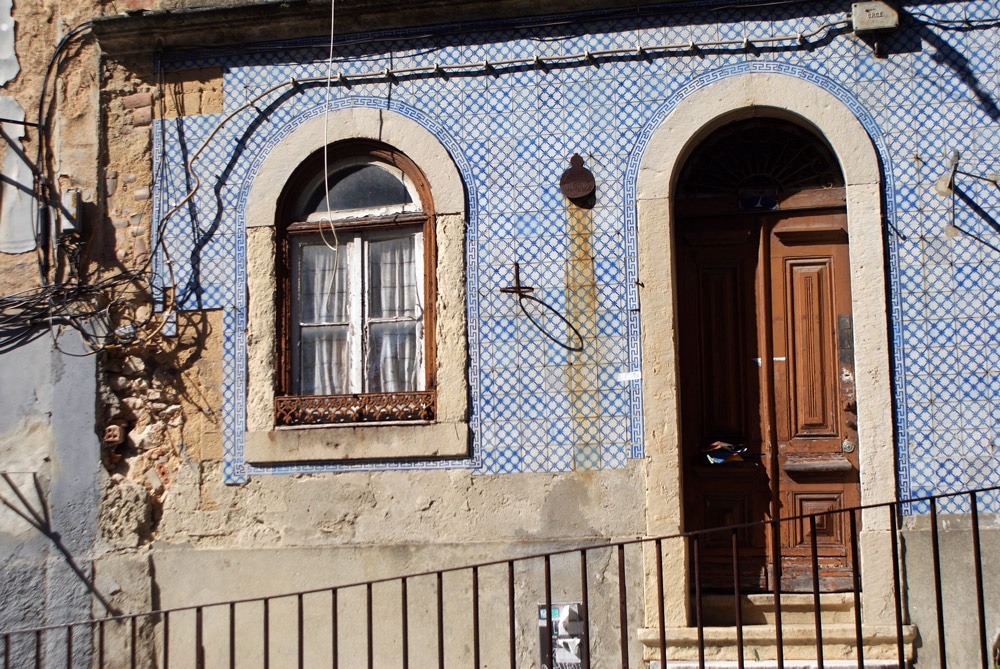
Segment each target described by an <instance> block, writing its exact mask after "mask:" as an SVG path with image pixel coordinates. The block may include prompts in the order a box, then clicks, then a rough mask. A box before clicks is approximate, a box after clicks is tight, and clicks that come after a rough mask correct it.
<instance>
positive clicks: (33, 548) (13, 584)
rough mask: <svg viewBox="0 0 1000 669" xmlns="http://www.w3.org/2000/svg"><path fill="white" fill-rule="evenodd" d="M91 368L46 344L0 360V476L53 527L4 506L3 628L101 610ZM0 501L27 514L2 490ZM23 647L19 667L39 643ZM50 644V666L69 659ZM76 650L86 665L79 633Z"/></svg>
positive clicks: (58, 642) (71, 342) (71, 344)
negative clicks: (96, 593) (96, 585)
mask: <svg viewBox="0 0 1000 669" xmlns="http://www.w3.org/2000/svg"><path fill="white" fill-rule="evenodd" d="M61 344H62V346H63V347H64V349H65V350H67V351H68V352H71V353H75V354H77V355H80V354H83V353H84V352H85V350H84V348H83V346H82V343H81V342H79V341H78V340H75V338H74V337H72V336H71V337H65V338H64V339H63V340H62V341H61ZM94 363H95V358H94V357H93V356H91V357H69V356H66V355H64V354H63V353H62V352H59V351H56V350H54V348H53V346H52V340H51V339H50V338H49V337H43V338H41V339H39V340H37V341H35V342H33V343H31V344H28V345H26V346H23V347H21V348H20V349H18V350H17V354H16V355H7V356H4V357H2V358H0V378H3V383H2V384H0V472H4V473H8V475H9V478H10V483H11V484H13V486H14V487H16V488H17V490H18V491H19V492H20V493H21V494H22V495H23V496H24V498H25V501H26V502H27V503H28V506H29V507H30V508H31V510H33V511H34V512H35V513H37V514H39V516H42V517H44V515H45V514H46V513H47V514H48V516H49V518H50V521H49V522H48V523H46V524H45V525H44V526H43V527H41V528H39V527H32V526H31V525H30V524H29V523H28V522H27V521H26V520H25V519H24V518H21V517H19V516H18V515H17V514H16V513H15V512H14V511H12V510H11V509H10V508H8V507H6V506H4V507H0V569H2V571H3V573H4V578H3V580H2V584H0V594H2V598H0V599H2V601H3V606H2V607H0V629H3V630H13V629H19V628H25V627H32V626H41V625H54V624H59V623H65V622H75V621H79V620H86V619H87V618H88V617H89V615H90V612H91V608H92V604H94V603H95V602H94V599H93V598H92V594H93V556H94V551H95V547H96V545H97V541H98V530H97V514H98V503H99V499H100V489H101V477H102V471H101V466H100V458H99V453H100V449H99V444H98V440H97V436H96V435H95V434H94V424H95V416H94V408H95V406H96V396H95V387H94V384H93V379H94V375H95V373H96V370H95V364H94ZM35 481H37V482H38V487H37V488H36V487H35ZM0 496H2V497H3V499H4V500H6V501H7V502H9V503H11V504H12V505H13V506H15V507H16V508H18V509H19V510H21V511H24V512H28V509H27V508H26V507H25V504H24V502H22V501H20V500H18V499H17V495H16V493H15V492H14V490H13V489H12V488H11V486H10V485H8V484H7V483H6V482H3V483H0ZM29 515H30V513H29ZM23 642H24V645H21V644H20V643H18V644H16V649H15V652H14V653H13V655H12V657H13V658H14V660H13V661H14V662H15V664H17V663H18V662H19V661H23V662H25V663H27V662H28V657H30V655H25V654H23V653H29V652H31V648H33V644H34V640H33V639H23ZM46 643H47V644H51V648H50V650H49V651H48V653H49V657H50V658H58V657H59V656H60V654H61V653H64V652H65V638H58V639H56V638H52V637H48V638H46ZM74 648H75V652H76V653H77V654H78V655H79V657H80V658H85V657H86V656H87V652H89V651H88V636H87V634H86V633H81V634H78V638H77V640H76V644H75V646H74ZM18 658H20V660H19V659H18ZM54 661H56V660H54Z"/></svg>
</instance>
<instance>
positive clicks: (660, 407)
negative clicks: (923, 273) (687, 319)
mask: <svg viewBox="0 0 1000 669" xmlns="http://www.w3.org/2000/svg"><path fill="white" fill-rule="evenodd" d="M751 117H771V118H779V119H784V120H789V121H792V122H794V123H798V124H800V125H805V126H807V127H809V128H810V129H812V130H813V131H814V132H816V133H817V134H819V135H821V136H823V137H825V138H826V140H827V141H828V143H829V144H830V146H831V148H832V149H833V151H834V153H835V154H836V155H837V157H838V160H839V161H840V164H841V168H842V171H843V173H844V177H845V182H846V184H847V185H846V187H845V199H846V205H847V218H848V230H849V234H850V237H851V252H850V267H851V284H852V286H853V287H854V292H853V294H852V307H853V312H854V319H855V320H854V332H855V345H856V348H855V362H856V367H855V369H856V373H857V378H858V387H857V397H858V406H859V415H858V423H859V429H858V432H859V435H858V437H859V452H860V454H861V461H860V477H861V495H862V503H865V504H871V503H880V502H886V501H891V500H893V499H895V491H896V487H895V466H894V463H895V451H894V440H893V434H894V433H893V423H892V413H891V407H892V389H891V383H890V378H889V370H890V364H889V363H890V360H889V353H888V351H889V335H888V332H889V328H888V319H887V310H886V308H885V305H886V295H887V293H886V282H885V251H884V249H885V242H884V226H883V223H882V200H881V173H880V169H879V161H878V156H877V153H876V151H875V148H874V146H873V144H872V141H871V139H870V138H869V136H868V134H867V133H866V132H865V129H864V127H863V126H862V125H861V123H860V122H859V120H858V119H857V118H856V117H855V116H854V114H853V113H852V112H851V110H850V109H849V108H848V106H847V105H845V104H844V103H843V102H841V101H840V100H838V99H837V98H836V97H835V96H833V95H832V94H831V93H829V92H827V91H825V90H823V89H822V88H820V87H818V86H816V85H815V84H812V83H810V82H807V81H805V80H802V79H798V78H795V77H792V76H789V75H784V74H777V73H771V72H748V73H742V74H736V75H733V76H730V77H727V78H723V79H721V80H718V81H715V82H713V83H711V84H708V85H706V86H704V87H702V88H700V89H697V90H696V91H694V92H693V93H691V94H689V95H687V96H686V97H685V98H683V99H682V100H680V101H679V102H677V104H676V105H674V106H673V109H672V111H670V113H669V114H666V115H665V117H664V118H663V119H662V121H661V123H660V125H659V126H658V128H657V129H656V130H655V131H654V132H653V134H652V136H651V137H650V139H649V142H648V144H647V145H646V146H645V147H644V148H643V149H642V152H641V159H640V160H639V164H638V166H637V167H638V177H637V183H636V193H637V201H636V207H637V235H638V252H639V276H638V280H639V285H640V286H642V287H641V288H640V299H641V305H642V308H641V312H640V322H641V328H642V360H643V368H642V378H643V405H644V417H643V420H644V438H645V449H646V458H647V467H646V490H647V497H646V519H647V521H646V526H647V533H648V534H649V535H651V536H659V535H669V534H673V533H677V532H680V531H682V530H683V529H684V528H683V508H682V503H683V493H682V486H683V480H682V475H681V467H680V464H681V460H680V457H681V454H680V443H679V436H680V431H679V424H680V423H679V421H680V413H679V397H678V387H679V386H678V382H677V380H678V369H677V336H676V333H677V329H676V322H677V320H678V318H679V317H680V316H679V314H677V312H676V285H675V283H674V276H675V271H674V270H675V267H676V265H675V261H674V247H673V228H674V220H675V216H676V212H675V206H674V205H675V202H674V199H673V187H674V185H675V184H676V182H677V179H678V176H679V172H680V169H681V167H682V166H683V164H684V160H685V159H686V158H687V156H688V155H690V152H691V150H692V149H693V147H695V146H696V145H697V144H698V143H699V142H700V141H701V140H702V139H704V138H705V137H707V136H708V135H709V134H710V133H711V132H712V131H713V130H715V129H716V128H718V127H720V126H722V125H724V124H726V123H729V122H732V121H735V120H738V119H742V118H751ZM863 525H864V527H865V530H864V532H863V533H862V537H861V557H862V577H863V584H862V587H863V589H864V597H865V599H866V600H869V599H870V601H871V605H870V606H868V607H867V608H868V609H869V611H871V612H873V613H875V615H876V617H877V615H878V613H877V610H878V609H879V608H881V607H879V606H876V604H877V603H878V602H880V601H887V600H886V597H887V596H888V595H889V593H891V582H892V571H891V564H890V563H889V562H888V561H886V560H884V559H880V558H881V556H884V555H885V552H886V550H887V548H888V546H889V535H888V525H889V521H888V518H887V517H886V516H885V514H868V515H866V516H865V517H864V519H863ZM869 556H870V557H869ZM664 561H665V562H664V569H665V570H666V571H667V572H668V573H674V574H683V575H684V578H672V579H669V581H668V582H667V584H666V593H665V596H666V598H667V600H668V602H670V603H671V606H669V607H667V611H668V616H669V617H668V619H667V620H666V621H665V623H666V624H667V625H668V626H675V627H683V626H686V625H687V624H688V623H689V619H690V616H689V612H688V611H687V609H686V607H687V601H688V599H687V590H688V580H689V577H690V570H689V565H688V562H687V558H686V556H685V555H684V554H683V552H678V551H675V552H671V553H670V554H668V555H665V556H664ZM647 567H649V565H647ZM647 573H652V571H649V570H648V569H647ZM646 587H647V590H646V602H647V605H646V610H647V616H648V618H647V622H650V623H651V624H653V623H655V616H656V613H655V612H656V610H657V607H656V595H655V584H654V583H648V584H647V586H646ZM886 615H887V616H888V613H886ZM873 622H877V619H875V620H873ZM885 622H886V623H890V622H891V621H890V620H889V619H888V618H887V619H886V621H885Z"/></svg>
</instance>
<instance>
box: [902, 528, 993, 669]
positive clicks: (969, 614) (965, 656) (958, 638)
mask: <svg viewBox="0 0 1000 669" xmlns="http://www.w3.org/2000/svg"><path fill="white" fill-rule="evenodd" d="M928 521H929V518H927V517H926V516H923V517H915V518H911V519H909V520H908V522H906V523H905V524H904V525H903V532H902V539H901V546H900V548H901V560H902V563H903V566H904V574H903V578H904V582H905V583H906V584H907V586H908V587H907V592H906V599H907V603H908V605H909V606H908V610H909V615H910V619H909V621H910V622H912V623H913V624H915V625H916V626H917V627H918V629H919V630H920V637H919V640H918V642H917V658H916V660H917V661H916V666H918V667H939V666H942V664H941V659H940V658H941V644H940V637H939V635H938V632H937V630H938V625H939V623H943V629H944V639H945V644H944V645H945V651H946V652H945V659H946V661H947V663H948V666H956V667H963V666H965V667H968V666H979V661H980V648H981V646H980V627H979V615H978V611H977V603H976V602H977V591H978V586H977V584H976V571H975V562H974V552H973V542H972V532H971V521H970V517H969V516H966V515H945V516H940V517H939V527H938V539H937V541H938V550H939V566H940V570H941V592H942V608H941V610H940V617H939V611H938V608H937V601H936V596H935V591H934V583H935V579H934V559H933V556H934V553H933V541H932V536H931V532H930V524H929V522H928ZM980 533H981V550H982V569H983V588H982V595H983V598H984V601H985V614H986V616H985V620H984V625H985V630H986V641H987V647H988V649H989V656H988V657H989V661H990V662H991V663H992V662H993V661H994V657H995V656H994V654H993V653H994V652H995V650H996V648H997V647H998V646H997V644H998V642H1000V581H998V579H997V574H996V570H995V569H994V564H995V562H996V555H997V554H998V551H1000V518H998V517H997V516H996V515H992V514H990V515H985V516H981V517H980ZM991 666H992V664H991Z"/></svg>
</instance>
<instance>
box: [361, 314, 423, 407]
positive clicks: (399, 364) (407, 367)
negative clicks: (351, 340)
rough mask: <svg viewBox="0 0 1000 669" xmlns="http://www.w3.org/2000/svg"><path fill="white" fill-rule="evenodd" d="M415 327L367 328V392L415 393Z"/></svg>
mask: <svg viewBox="0 0 1000 669" xmlns="http://www.w3.org/2000/svg"><path fill="white" fill-rule="evenodd" d="M418 354H419V351H418V350H417V324H416V323H413V322H410V323H372V324H371V325H370V327H369V329H368V365H367V370H366V373H367V377H368V378H367V380H368V384H367V385H368V387H367V391H368V392H370V393H393V392H407V391H410V390H418V389H419V387H418V383H417V382H418V378H417V371H418V370H417V357H418Z"/></svg>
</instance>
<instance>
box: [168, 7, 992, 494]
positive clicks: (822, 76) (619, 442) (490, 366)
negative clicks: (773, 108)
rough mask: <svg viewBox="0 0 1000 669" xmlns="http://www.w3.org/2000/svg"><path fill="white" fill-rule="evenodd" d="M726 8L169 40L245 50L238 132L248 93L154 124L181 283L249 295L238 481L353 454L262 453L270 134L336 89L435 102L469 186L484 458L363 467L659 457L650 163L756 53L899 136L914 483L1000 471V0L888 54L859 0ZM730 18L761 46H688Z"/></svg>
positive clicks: (887, 157) (363, 98) (901, 297)
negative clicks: (643, 211) (253, 271)
mask: <svg viewBox="0 0 1000 669" xmlns="http://www.w3.org/2000/svg"><path fill="white" fill-rule="evenodd" d="M719 4H720V3H717V2H704V3H700V4H697V3H685V4H684V5H683V6H682V7H680V8H679V9H678V11H676V12H674V13H664V14H662V15H650V16H644V17H641V18H624V19H623V18H616V17H615V16H614V15H612V14H608V15H607V16H606V18H602V17H601V16H597V17H595V18H593V19H591V20H590V22H589V23H588V22H585V21H581V22H577V23H574V24H573V25H572V26H565V25H561V24H556V25H547V26H545V27H537V28H531V27H524V26H522V25H515V24H503V23H497V24H492V25H489V26H473V27H472V28H471V30H472V33H470V32H469V31H470V27H469V26H463V27H462V29H461V30H458V29H455V30H451V31H449V30H447V29H442V30H435V31H432V32H431V33H430V34H428V33H427V32H422V33H420V34H413V35H408V34H406V33H380V34H378V35H371V36H369V37H370V38H371V39H370V40H367V41H366V40H359V39H352V40H351V41H350V43H347V42H345V43H343V44H339V45H337V47H336V48H335V54H336V55H335V57H334V61H333V63H328V62H327V60H326V53H327V45H325V44H323V43H322V42H320V41H299V42H295V43H289V44H280V45H272V46H269V47H257V46H255V47H254V48H253V49H252V50H250V51H236V50H231V51H211V52H208V51H206V52H203V53H193V54H192V53H187V54H184V56H183V58H181V57H173V58H172V57H171V56H170V55H169V54H168V55H167V56H165V57H164V60H163V62H162V66H163V67H164V68H165V69H168V70H170V69H183V68H188V67H204V66H207V65H215V66H221V67H223V69H224V71H225V73H226V74H225V79H224V88H225V115H229V114H234V116H233V117H232V118H231V119H230V120H228V122H226V123H225V125H224V126H222V127H221V128H220V127H219V126H220V124H221V123H222V121H223V119H224V118H225V117H226V116H225V115H216V116H195V117H187V118H183V119H172V120H167V121H163V122H160V123H159V124H158V126H157V127H156V129H155V133H154V143H155V147H154V160H155V163H156V165H155V168H156V174H157V181H156V192H155V194H154V208H155V211H156V220H158V221H160V225H159V226H158V231H157V232H158V235H159V237H160V239H161V241H162V244H161V245H160V247H159V249H160V251H159V255H158V256H157V258H156V260H155V269H156V272H157V280H158V290H162V289H164V288H167V287H172V288H174V289H175V291H176V295H177V300H178V302H179V304H180V306H181V307H182V308H183V309H223V310H224V311H225V315H226V317H225V324H226V326H225V335H224V351H225V365H226V388H225V407H224V413H225V428H226V432H225V438H226V445H225V460H226V476H227V479H228V480H230V481H232V482H237V481H242V480H245V479H246V477H247V476H250V475H256V474H264V473H288V472H303V471H336V470H340V469H347V467H342V466H339V465H337V464H335V463H314V464H308V465H296V466H289V467H280V468H275V469H261V468H254V467H252V466H248V465H247V463H245V462H244V461H243V455H242V454H243V444H242V438H243V437H242V426H243V424H244V420H245V416H244V415H243V411H244V408H243V407H244V400H245V397H244V396H243V391H242V390H241V389H242V388H244V387H245V384H244V383H243V378H244V377H245V365H246V351H245V347H244V344H243V341H242V333H243V332H244V331H245V328H246V321H245V319H246V305H245V299H246V298H245V273H246V262H245V248H244V232H245V230H244V226H245V221H244V215H243V208H244V207H245V203H246V197H247V194H248V192H249V189H250V186H251V185H252V181H253V178H254V176H255V174H256V171H257V168H258V167H259V165H260V163H261V161H262V160H263V158H264V157H265V156H266V155H267V152H268V151H269V150H270V148H271V147H273V146H275V145H276V144H277V143H278V142H280V141H281V139H282V138H283V137H285V136H286V135H287V134H288V133H289V132H290V131H291V130H292V129H293V128H294V127H296V126H297V125H298V124H299V123H301V122H303V120H305V119H306V118H309V117H311V116H314V115H316V114H321V113H323V112H324V110H325V109H326V105H327V103H328V101H329V105H330V107H332V108H343V107H350V106H368V107H376V108H381V109H388V110H392V111H394V112H396V113H399V114H403V115H405V116H407V117H408V118H411V119H414V120H416V121H417V122H418V123H421V124H422V125H423V126H424V127H425V128H427V129H428V130H429V131H430V132H432V133H433V134H434V135H435V136H437V137H438V138H439V139H440V140H441V142H442V143H443V144H444V145H445V146H446V147H447V149H448V150H449V152H451V155H452V157H453V159H454V160H455V161H456V164H457V165H458V166H459V169H460V172H461V174H462V178H463V179H464V180H465V184H464V185H465V188H466V192H467V193H468V209H469V220H468V227H467V238H466V255H467V286H466V288H467V294H468V303H467V305H466V308H467V314H468V319H469V332H468V347H469V356H470V365H469V383H470V390H471V401H472V408H471V415H470V425H471V427H472V432H473V440H474V445H473V455H472V457H470V458H469V459H467V460H455V461H448V462H434V463H410V464H385V465H379V464H368V465H363V466H360V467H361V468H365V469H391V468H410V467H442V468H446V467H467V468H471V469H472V470H474V471H476V472H478V473H481V474H502V473H517V472H553V471H565V470H569V469H600V468H619V467H623V466H626V465H627V463H628V461H629V460H630V459H636V458H642V457H644V455H645V452H644V444H643V406H642V394H641V390H642V380H641V379H640V378H639V376H638V374H637V372H638V371H639V369H640V366H641V365H640V363H641V355H642V351H641V347H640V341H641V340H640V329H639V310H640V309H641V305H640V303H639V297H638V291H637V287H636V281H637V280H638V272H637V265H638V263H637V260H638V251H639V250H638V248H637V234H636V177H637V173H638V165H639V162H640V159H641V158H642V155H643V151H644V149H645V146H646V143H647V142H648V140H649V138H650V136H651V135H652V133H653V131H654V130H655V129H656V128H658V127H659V126H660V125H661V124H662V123H663V122H664V119H665V118H666V117H667V115H668V114H669V112H670V111H671V110H672V109H673V108H675V107H676V105H677V103H678V102H679V101H680V100H682V99H683V98H684V97H686V96H688V95H690V94H691V93H693V92H694V91H696V90H699V89H700V88H703V87H704V86H707V85H709V84H711V83H712V82H715V81H719V80H721V79H723V78H725V77H729V76H733V75H736V74H740V73H744V72H748V71H768V72H776V73H781V74H785V75H788V76H792V77H797V78H799V79H802V80H806V81H809V82H811V83H813V84H815V85H816V86H819V87H821V88H823V89H824V90H826V91H828V92H830V93H831V94H833V95H834V96H835V97H836V98H837V99H839V100H840V101H841V102H842V103H843V104H844V105H845V106H846V107H847V108H848V109H850V110H851V111H852V112H853V113H854V114H855V116H856V117H857V118H858V119H859V121H860V122H861V123H862V125H863V126H864V127H865V129H866V130H867V132H868V133H869V135H870V137H871V139H872V141H873V143H874V145H875V147H876V149H877V151H878V153H879V155H880V159H881V163H882V167H883V170H884V172H883V184H884V221H885V223H884V225H885V233H884V238H885V249H884V251H885V254H886V257H887V259H888V265H889V290H890V293H889V295H888V296H887V305H888V308H889V310H890V314H891V316H890V320H891V328H892V332H891V342H890V344H891V351H892V356H893V370H892V371H893V383H894V393H895V397H894V400H895V407H894V409H895V416H896V428H897V443H896V464H897V473H898V478H899V481H898V483H899V492H900V496H901V497H904V498H905V497H908V496H911V495H926V494H930V493H935V492H946V491H951V490H954V489H960V488H965V487H971V486H978V485H985V484H988V483H993V482H996V481H997V480H998V479H1000V449H998V447H1000V325H998V323H1000V319H998V318H997V313H998V309H1000V297H998V294H1000V293H998V291H997V290H996V289H995V286H996V284H997V280H998V278H1000V188H998V187H997V186H996V184H995V183H992V182H990V181H986V180H983V179H980V178H978V177H979V176H982V175H986V174H989V173H993V172H1000V165H998V159H997V157H996V156H997V151H998V149H1000V59H998V58H997V55H996V54H997V53H1000V44H998V41H1000V37H998V35H1000V32H998V30H997V29H995V28H990V27H989V25H990V24H991V22H992V23H995V22H996V19H997V18H998V16H1000V8H998V7H997V5H996V3H995V2H992V1H990V0H974V1H969V2H954V3H951V4H947V3H931V2H928V3H927V4H926V5H923V6H920V5H908V6H907V10H906V11H907V12H908V13H909V17H908V19H907V20H905V21H903V24H902V28H901V29H900V30H899V31H898V32H896V33H895V34H893V35H891V37H889V38H887V39H886V40H885V43H884V44H883V47H884V48H885V49H886V51H887V53H886V55H885V57H876V56H875V55H874V53H873V50H872V48H871V46H870V45H869V44H867V43H866V42H865V41H864V40H861V39H858V38H856V37H855V36H854V35H852V34H851V33H850V31H849V28H848V27H845V26H843V25H840V26H835V27H825V26H828V25H829V24H832V23H836V22H838V21H841V20H842V19H843V17H844V9H845V6H844V3H842V2H817V3H809V5H808V10H807V11H803V10H802V9H800V6H796V7H790V6H789V7H784V6H774V7H771V6H758V7H753V6H745V7H734V6H733V4H732V3H728V6H727V7H726V8H722V7H719V6H718V5H719ZM817 31H818V32H817ZM814 32H816V35H815V36H813V37H810V35H812V34H813V33H814ZM470 34H474V38H471V37H469V35H470ZM797 34H801V35H804V36H807V37H804V38H803V39H802V43H801V44H796V43H795V42H794V40H793V41H792V42H789V43H781V44H774V45H772V44H765V43H763V42H762V41H761V40H762V38H765V37H768V36H772V35H797ZM355 37H357V36H355ZM717 40H738V41H742V40H746V42H745V44H743V45H739V46H711V47H705V48H698V47H695V48H686V47H684V46H683V45H686V44H689V43H692V42H694V43H698V42H708V41H717ZM658 44H659V45H662V44H672V45H675V48H672V49H666V50H662V51H655V50H652V51H648V52H637V53H636V54H635V55H631V56H628V55H626V56H616V57H613V58H594V59H582V60H580V61H577V62H573V63H562V64H559V65H545V64H542V65H539V66H535V65H523V66H513V67H487V68H485V69H483V68H480V69H478V70H475V69H473V70H470V72H469V73H465V74H463V75H462V76H453V75H450V74H446V73H437V74H421V75H414V76H397V77H391V78H387V77H378V76H375V77H372V78H370V79H367V80H365V81H362V82H357V83H352V84H350V85H339V84H335V85H334V86H333V87H332V88H331V90H330V91H329V95H328V93H327V90H326V87H325V85H309V86H305V85H302V86H297V85H295V84H294V83H293V80H295V79H303V78H308V77H323V76H326V75H327V74H328V73H330V74H332V75H333V76H334V77H335V78H336V77H337V76H338V75H339V74H341V73H343V74H345V75H349V74H360V73H377V72H381V71H382V70H384V69H385V68H387V67H391V68H409V67H426V66H433V65H434V64H435V63H440V64H448V63H477V62H478V63H481V62H483V61H491V62H497V61H501V60H504V59H514V58H533V57H534V56H540V57H542V58H544V57H547V56H548V57H553V56H559V55H562V54H570V53H581V52H585V51H596V50H601V49H610V48H625V49H632V48H636V49H638V48H639V47H644V48H650V47H651V46H652V45H658ZM676 45H681V47H680V48H677V47H676ZM268 91H271V92H268ZM248 103H249V104H248ZM245 105H246V106H245ZM213 133H214V134H213ZM952 151H957V152H958V153H959V155H960V162H959V167H958V171H957V172H956V173H955V178H954V182H953V186H954V187H953V189H952V193H953V194H951V193H946V194H945V196H942V195H941V194H939V190H940V183H939V177H941V175H942V174H946V173H948V171H949V169H950V167H951V165H952V164H951V163H950V162H949V156H950V154H951V152H952ZM574 153H579V154H580V155H581V156H583V157H584V163H585V166H586V167H587V168H588V169H590V170H591V172H592V173H593V174H594V177H595V180H596V183H597V190H596V198H595V201H596V204H595V206H594V207H593V208H592V209H589V210H576V209H574V208H573V207H571V206H569V204H568V202H567V201H566V200H565V199H564V198H563V196H562V194H561V192H560V190H559V187H558V182H559V178H560V175H561V174H562V172H563V171H564V170H565V169H566V168H568V166H569V164H568V159H569V157H570V156H571V155H572V154H574ZM970 175H971V176H970ZM935 184H938V186H939V187H938V188H936V187H935ZM515 263H517V266H518V268H519V273H520V281H521V283H522V284H523V285H529V286H531V287H533V288H534V292H533V293H531V296H532V297H533V298H535V299H532V300H529V299H524V298H521V299H518V297H517V296H515V295H511V294H509V293H502V292H500V289H501V288H503V287H506V286H508V285H511V284H512V283H513V281H514V266H515ZM351 468H352V469H354V468H358V467H351ZM989 501H990V503H992V499H991V500H989ZM953 506H954V507H955V508H956V509H957V508H959V507H961V503H957V502H956V503H953ZM921 510H922V509H917V511H921ZM946 510H949V509H946Z"/></svg>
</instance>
